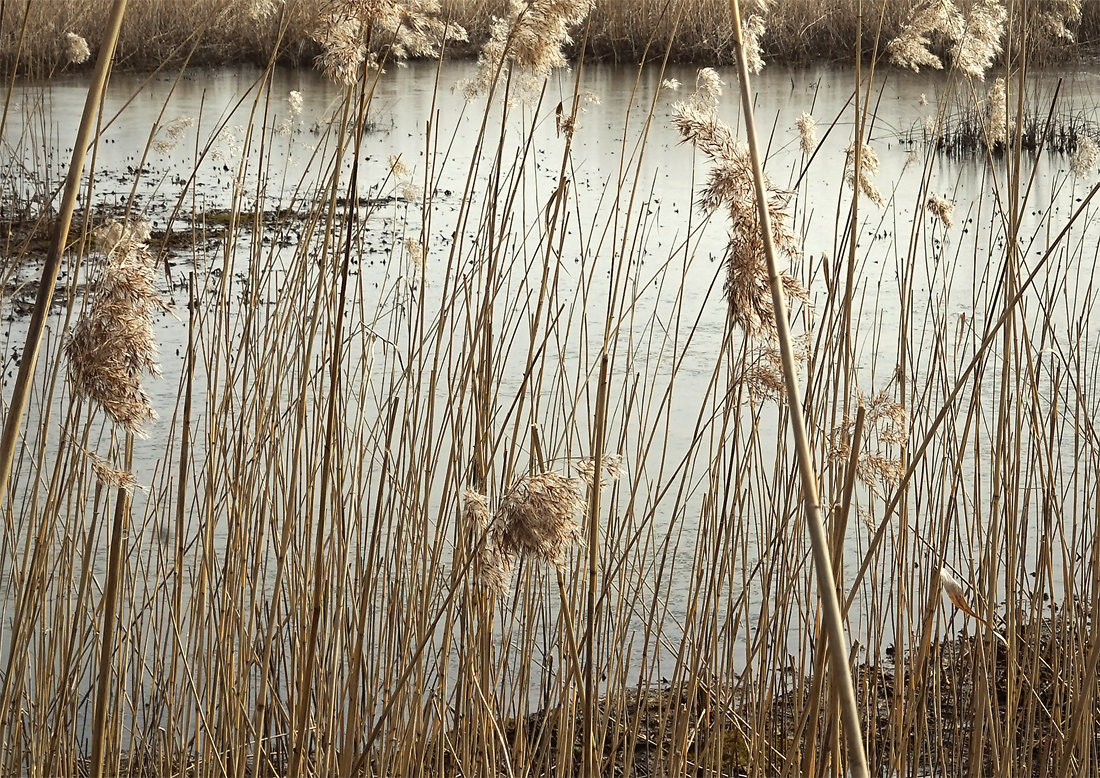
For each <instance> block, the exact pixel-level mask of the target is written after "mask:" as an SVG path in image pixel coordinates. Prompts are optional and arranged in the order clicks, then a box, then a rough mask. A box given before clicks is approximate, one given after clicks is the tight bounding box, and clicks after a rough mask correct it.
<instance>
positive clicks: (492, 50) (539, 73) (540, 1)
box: [461, 0, 595, 98]
mask: <svg viewBox="0 0 1100 778" xmlns="http://www.w3.org/2000/svg"><path fill="white" fill-rule="evenodd" d="M594 6H595V2H594V0H511V2H510V3H509V12H508V15H507V17H505V18H503V19H495V20H494V21H493V23H492V25H491V26H490V29H489V39H488V40H487V41H486V42H485V45H484V46H482V47H481V51H480V53H479V54H478V60H477V61H478V70H477V75H476V76H474V78H473V79H471V80H470V81H468V82H466V83H464V84H462V85H461V86H462V89H463V91H464V92H465V94H466V96H467V97H471V98H472V97H475V96H477V95H479V94H481V93H483V92H486V91H489V90H490V89H491V87H492V86H493V84H494V83H495V82H496V80H497V78H499V77H501V76H503V75H509V76H510V77H511V79H512V80H513V82H514V83H515V84H516V87H517V88H518V89H519V90H520V92H521V93H531V92H537V90H538V88H539V87H540V85H541V83H542V81H543V79H545V78H546V77H547V76H549V75H550V73H552V72H553V71H554V70H557V69H558V68H564V67H566V66H567V65H568V64H569V63H568V61H567V60H566V58H565V52H564V48H565V47H566V46H568V45H569V44H571V43H572V42H573V39H572V37H571V36H570V30H572V29H573V28H575V27H576V26H577V25H579V24H581V23H582V22H583V21H584V20H585V19H586V18H587V17H588V14H589V13H590V12H591V10H592V8H593V7H594Z"/></svg>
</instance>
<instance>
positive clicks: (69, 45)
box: [61, 32, 92, 65]
mask: <svg viewBox="0 0 1100 778" xmlns="http://www.w3.org/2000/svg"><path fill="white" fill-rule="evenodd" d="M61 48H62V52H63V54H64V56H65V61H66V62H67V63H68V64H70V65H79V64H81V63H84V62H87V61H88V57H90V56H92V52H91V50H90V49H89V48H88V41H86V40H84V38H82V37H80V36H79V35H77V34H76V33H75V32H67V33H65V35H64V37H63V38H62V39H61Z"/></svg>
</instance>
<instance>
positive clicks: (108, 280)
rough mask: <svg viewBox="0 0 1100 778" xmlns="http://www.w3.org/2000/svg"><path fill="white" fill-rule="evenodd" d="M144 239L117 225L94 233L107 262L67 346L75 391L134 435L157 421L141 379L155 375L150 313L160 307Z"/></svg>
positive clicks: (140, 230) (143, 233) (138, 228)
mask: <svg viewBox="0 0 1100 778" xmlns="http://www.w3.org/2000/svg"><path fill="white" fill-rule="evenodd" d="M148 234H149V229H148V226H147V225H142V224H136V225H135V224H127V225H123V224H119V223H118V222H111V223H110V224H108V225H106V227H103V228H101V229H99V230H97V234H96V236H95V237H96V238H97V242H98V244H99V246H100V250H101V251H103V252H104V253H105V254H106V256H107V262H106V264H105V265H104V267H103V270H102V274H101V276H100V279H99V281H98V282H97V283H96V287H95V292H94V293H93V294H92V297H91V300H90V302H89V304H88V307H87V309H86V310H85V311H84V313H83V314H82V316H81V318H80V321H79V322H77V325H76V327H74V328H73V332H72V336H71V337H70V338H69V341H68V342H67V343H66V344H65V354H66V356H67V357H68V360H69V372H68V374H69V381H70V383H71V384H72V387H73V392H74V393H75V394H77V395H81V396H84V397H88V398H90V399H92V400H94V401H95V402H96V403H98V404H99V406H100V407H101V408H103V410H104V411H106V413H107V415H108V416H110V417H111V419H112V420H113V421H114V422H115V423H116V424H118V425H119V426H121V427H122V428H123V429H125V430H126V431H127V432H131V433H134V434H136V435H141V434H143V431H144V424H145V423H146V422H148V421H151V420H152V419H154V418H156V412H155V411H154V410H153V405H152V402H151V401H150V400H149V395H148V394H146V392H145V390H144V388H142V385H141V377H142V374H145V373H147V374H149V375H154V376H155V375H158V374H159V369H158V366H157V362H156V341H155V339H154V337H153V322H152V313H153V310H154V309H155V308H158V307H163V304H162V303H161V302H160V300H159V298H158V296H157V291H156V287H155V286H154V284H153V277H154V271H153V258H152V256H151V255H150V254H149V250H148V248H147V247H146V246H145V240H147V239H148Z"/></svg>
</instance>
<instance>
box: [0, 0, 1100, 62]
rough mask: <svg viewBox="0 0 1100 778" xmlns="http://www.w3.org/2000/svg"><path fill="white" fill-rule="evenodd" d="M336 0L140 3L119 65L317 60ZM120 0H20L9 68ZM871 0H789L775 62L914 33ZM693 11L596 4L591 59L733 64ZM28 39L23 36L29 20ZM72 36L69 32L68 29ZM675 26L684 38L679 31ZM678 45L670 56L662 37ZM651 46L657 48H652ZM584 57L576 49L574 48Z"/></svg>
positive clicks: (721, 33) (471, 0) (497, 8)
mask: <svg viewBox="0 0 1100 778" xmlns="http://www.w3.org/2000/svg"><path fill="white" fill-rule="evenodd" d="M328 2H329V0H288V1H287V0H277V1H276V0H268V1H267V2H258V1H257V0H234V1H233V2H228V3H227V2H218V1H217V0H134V2H133V3H132V4H131V10H130V15H129V18H128V23H127V25H126V27H125V28H124V29H123V30H122V36H121V38H120V41H119V57H118V66H119V67H123V68H131V69H135V68H136V69H152V68H155V67H161V66H171V67H175V66H178V65H179V63H181V62H182V61H184V59H187V58H189V61H190V62H191V63H193V64H195V65H214V66H216V65H225V64H234V63H248V64H262V63H265V62H267V61H268V59H270V58H271V57H272V56H273V55H274V56H275V57H276V58H277V60H278V61H279V62H280V63H281V64H285V65H295V66H308V65H310V64H311V63H312V60H313V58H314V57H315V56H316V55H317V53H318V42H317V41H316V40H315V39H314V38H313V37H312V35H311V33H312V32H313V31H314V27H313V21H314V19H315V17H316V15H317V13H318V12H319V9H323V8H324V6H325V5H326V4H327V3H328ZM441 5H442V8H443V14H442V18H445V19H450V20H452V21H453V22H454V23H455V24H457V25H459V26H461V27H463V28H464V29H467V30H469V31H470V33H471V37H470V40H469V41H468V42H465V43H462V44H459V45H456V46H453V47H452V48H451V50H452V53H453V54H457V55H465V56H476V54H477V52H479V51H480V50H481V48H482V47H483V46H484V44H485V43H486V42H487V40H488V39H489V37H490V34H491V33H490V30H491V27H492V20H493V18H500V17H503V16H505V15H506V10H507V7H508V0H441ZM108 6H109V2H108V0H79V1H78V0H58V2H54V3H50V4H49V5H48V6H46V5H43V4H36V3H31V4H29V6H28V7H27V8H26V9H25V10H26V14H24V13H23V10H24V9H23V8H22V7H21V3H19V2H14V0H9V2H8V3H7V8H6V11H5V13H4V14H3V17H4V18H3V19H0V69H2V70H4V71H11V70H12V69H14V68H19V69H20V71H21V72H24V73H26V74H30V75H32V76H38V75H46V74H49V73H56V72H59V71H60V70H62V69H73V68H74V67H75V66H78V65H79V64H80V63H79V61H77V60H74V59H73V58H72V57H71V56H70V50H69V48H68V46H69V42H68V41H69V39H67V38H66V37H65V36H66V35H68V34H73V35H79V36H81V37H82V38H83V39H86V40H89V41H96V40H100V39H101V38H102V33H103V30H104V27H103V20H104V19H105V18H106V13H107V9H108ZM860 6H861V3H860V1H859V0H830V1H829V2H825V3H821V2H811V1H810V0H786V1H785V2H782V3H774V4H773V7H772V8H771V9H770V11H769V14H768V24H767V28H766V29H765V30H764V31H763V35H762V40H761V50H762V53H763V56H764V58H765V59H766V60H767V61H768V62H772V63H795V64H797V63H807V62H815V61H821V60H826V61H832V62H843V61H847V60H848V58H849V52H850V51H851V50H852V46H853V42H854V41H856V40H857V39H858V40H860V41H861V49H862V51H863V52H864V53H865V54H867V55H870V53H871V52H873V51H874V50H875V36H876V33H877V32H881V37H882V38H883V39H884V40H889V39H895V38H897V37H898V36H899V35H900V34H901V32H902V31H903V28H904V25H905V22H906V15H907V14H908V12H909V10H910V8H911V6H912V4H911V3H909V2H902V0H886V2H885V3H881V2H875V3H867V2H866V1H865V0H864V2H863V3H862V6H863V9H864V10H863V13H864V14H865V15H866V16H868V17H869V16H874V17H875V21H876V23H875V25H874V27H873V29H872V27H871V26H870V25H864V26H862V28H861V26H860V25H859V23H858V19H859V9H860ZM1081 6H1082V7H1081V17H1080V20H1079V21H1075V22H1071V23H1070V31H1071V32H1072V33H1073V36H1074V42H1073V43H1071V42H1070V41H1068V40H1066V39H1062V38H1059V40H1058V41H1057V42H1056V45H1055V46H1054V47H1052V48H1051V47H1044V48H1042V49H1039V50H1037V51H1036V52H1033V55H1032V56H1033V57H1034V58H1036V59H1037V60H1038V59H1044V60H1046V61H1050V60H1052V59H1053V60H1054V61H1062V60H1063V59H1064V58H1065V57H1067V56H1070V57H1072V56H1076V52H1078V51H1079V50H1080V46H1079V44H1083V45H1084V46H1085V47H1086V50H1088V48H1089V47H1091V46H1092V45H1093V44H1095V43H1096V42H1097V41H1100V4H1097V3H1096V2H1094V0H1084V2H1083V3H1082V4H1081ZM690 11H691V12H690V13H683V14H678V13H677V12H676V4H675V3H673V4H669V3H667V2H664V0H618V1H617V2H614V3H601V4H598V5H597V7H596V8H595V9H594V11H593V14H592V17H591V25H590V29H589V32H588V35H587V38H586V41H585V46H584V49H585V51H584V56H585V57H586V58H587V59H589V60H608V61H613V62H621V63H625V64H634V63H637V62H638V61H639V60H640V59H641V58H643V57H646V56H650V57H656V58H658V59H660V58H663V57H664V56H665V55H666V54H667V56H668V57H669V60H670V61H673V62H697V63H707V64H710V65H731V64H733V62H734V60H733V33H732V28H731V17H730V12H729V4H728V3H727V2H726V1H725V0H699V2H697V3H695V4H694V5H693V6H692V7H691V9H690ZM24 19H25V20H26V22H27V23H26V29H25V35H24V36H21V35H20V31H21V30H22V23H23V20H24ZM61 31H65V32H64V33H62V32H61ZM673 31H675V34H673ZM655 40H660V41H667V44H666V45H665V46H663V47H662V49H661V51H660V53H659V54H658V53H656V51H655V50H654V49H652V48H651V46H650V44H651V42H652V41H655ZM647 52H648V54H647ZM569 53H570V54H571V55H575V54H576V53H577V51H576V48H575V47H571V48H570V50H569Z"/></svg>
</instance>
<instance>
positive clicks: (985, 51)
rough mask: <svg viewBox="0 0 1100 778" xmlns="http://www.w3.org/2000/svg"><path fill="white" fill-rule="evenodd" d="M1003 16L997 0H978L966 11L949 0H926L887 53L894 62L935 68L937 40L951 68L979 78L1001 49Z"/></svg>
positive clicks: (937, 62)
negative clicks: (948, 57) (934, 46)
mask: <svg viewBox="0 0 1100 778" xmlns="http://www.w3.org/2000/svg"><path fill="white" fill-rule="evenodd" d="M1005 18H1006V13H1005V9H1004V7H1003V5H1002V4H1001V3H1000V2H999V1H998V0H979V1H978V2H976V3H974V4H973V5H972V6H971V7H970V8H969V9H968V10H967V11H966V12H965V13H963V12H962V11H960V10H959V9H958V8H957V7H956V5H955V3H954V2H952V0H926V1H925V2H923V3H920V4H918V5H916V6H914V8H913V9H912V11H911V13H910V15H909V19H908V20H907V21H906V23H905V25H904V26H903V27H902V29H901V32H900V34H899V35H898V36H897V37H896V38H894V39H893V40H892V41H890V43H889V44H888V45H887V47H886V52H887V54H888V55H889V56H890V60H891V61H892V62H893V63H894V64H895V65H899V66H901V67H907V68H911V69H913V70H920V68H921V67H931V68H935V69H937V70H938V69H940V68H942V67H943V62H942V60H941V59H940V57H939V56H938V55H936V54H934V53H933V52H932V50H931V47H932V45H933V42H934V41H936V40H939V41H941V42H942V44H943V45H945V46H947V47H948V49H949V51H950V55H951V62H952V65H953V66H954V67H956V68H958V69H959V70H961V71H962V72H963V73H965V74H967V75H969V76H972V77H974V78H978V79H981V78H984V77H985V72H986V71H987V70H989V68H990V66H991V65H992V63H993V58H994V57H995V56H996V55H997V53H998V52H1000V50H1001V36H1002V35H1003V34H1004V23H1005Z"/></svg>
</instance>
